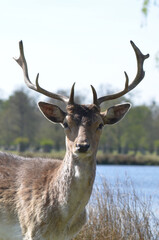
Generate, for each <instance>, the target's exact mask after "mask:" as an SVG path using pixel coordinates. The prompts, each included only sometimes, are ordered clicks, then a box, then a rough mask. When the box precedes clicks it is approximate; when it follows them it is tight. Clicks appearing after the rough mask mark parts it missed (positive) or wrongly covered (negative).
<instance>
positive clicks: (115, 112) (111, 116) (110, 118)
mask: <svg viewBox="0 0 159 240" xmlns="http://www.w3.org/2000/svg"><path fill="white" fill-rule="evenodd" d="M130 107H131V105H130V104H129V103H124V104H119V105H115V106H113V107H110V108H108V110H106V111H105V112H102V113H101V116H102V118H103V122H104V124H114V123H117V122H118V121H120V120H121V119H122V118H123V117H124V116H125V114H126V113H127V112H128V110H129V109H130Z"/></svg>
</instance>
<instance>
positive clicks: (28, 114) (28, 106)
mask: <svg viewBox="0 0 159 240" xmlns="http://www.w3.org/2000/svg"><path fill="white" fill-rule="evenodd" d="M0 111H1V115H0V132H1V136H0V142H1V144H5V145H6V146H7V147H9V146H11V145H12V144H13V142H14V140H15V139H16V138H19V137H21V138H27V139H29V143H30V144H31V143H32V142H33V141H34V137H35V133H36V131H37V127H38V124H37V123H38V114H37V108H36V105H35V101H34V99H33V98H31V97H30V96H28V94H27V93H25V92H24V91H23V90H17V91H15V92H14V93H13V95H11V96H10V98H9V99H8V100H7V101H6V102H4V103H3V104H1V108H0Z"/></svg>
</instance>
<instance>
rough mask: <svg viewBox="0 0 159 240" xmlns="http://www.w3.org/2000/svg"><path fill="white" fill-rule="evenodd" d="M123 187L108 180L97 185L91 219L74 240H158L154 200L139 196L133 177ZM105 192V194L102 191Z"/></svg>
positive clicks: (90, 210)
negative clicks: (152, 202)
mask: <svg viewBox="0 0 159 240" xmlns="http://www.w3.org/2000/svg"><path fill="white" fill-rule="evenodd" d="M123 184H124V189H127V190H123V188H122V185H121V183H119V182H118V183H117V184H116V186H115V187H113V186H111V185H110V184H107V182H106V181H105V180H104V181H103V184H102V186H101V188H100V190H99V188H97V187H96V188H95V191H94V193H93V197H92V203H90V204H89V206H88V215H89V217H88V222H87V224H86V225H85V226H84V227H83V229H82V230H81V231H80V233H79V234H78V236H77V237H76V238H75V239H74V240H119V239H120V240H157V239H159V219H157V218H156V216H155V215H154V213H153V211H152V205H151V199H144V197H141V195H140V196H138V194H137V193H136V192H135V189H134V188H133V184H132V183H131V181H130V180H126V181H125V182H124V183H123ZM101 192H102V193H101Z"/></svg>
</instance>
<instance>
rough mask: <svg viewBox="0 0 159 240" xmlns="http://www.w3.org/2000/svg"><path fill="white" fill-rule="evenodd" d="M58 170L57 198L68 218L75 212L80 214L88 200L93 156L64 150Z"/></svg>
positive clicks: (92, 172)
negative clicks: (64, 153)
mask: <svg viewBox="0 0 159 240" xmlns="http://www.w3.org/2000/svg"><path fill="white" fill-rule="evenodd" d="M59 171H60V174H59V178H58V181H57V182H58V189H59V190H58V191H59V193H58V199H59V203H60V205H61V209H63V210H62V211H63V214H64V215H65V217H66V218H67V219H68V218H71V217H72V216H74V213H75V212H76V213H77V214H80V212H82V211H83V210H84V208H85V206H86V204H87V203H88V201H89V198H90V195H91V192H92V187H93V183H94V178H95V171H96V161H95V157H92V156H86V157H84V156H81V157H79V156H75V155H73V154H72V153H70V152H66V155H65V158H64V160H63V163H62V165H61V168H60V169H59ZM63 214H62V215H63Z"/></svg>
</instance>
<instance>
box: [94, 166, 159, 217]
mask: <svg viewBox="0 0 159 240" xmlns="http://www.w3.org/2000/svg"><path fill="white" fill-rule="evenodd" d="M103 177H104V178H106V180H107V181H108V183H110V184H111V185H112V186H113V185H115V183H116V182H117V180H118V182H124V181H125V180H126V179H131V181H132V183H133V186H134V189H135V191H136V192H137V193H138V194H139V195H140V194H141V193H142V195H143V196H146V197H147V198H149V197H151V198H152V205H153V210H154V211H155V213H156V214H157V215H158V216H159V207H158V206H159V166H117V165H106V166H105V165H98V166H97V172H96V179H95V184H97V185H98V186H100V185H101V184H102V178H103ZM122 187H124V185H122Z"/></svg>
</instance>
